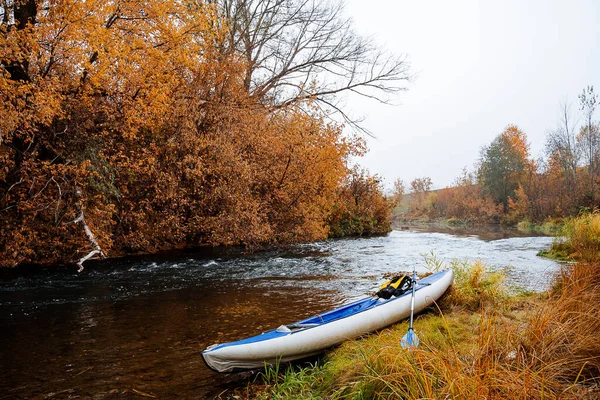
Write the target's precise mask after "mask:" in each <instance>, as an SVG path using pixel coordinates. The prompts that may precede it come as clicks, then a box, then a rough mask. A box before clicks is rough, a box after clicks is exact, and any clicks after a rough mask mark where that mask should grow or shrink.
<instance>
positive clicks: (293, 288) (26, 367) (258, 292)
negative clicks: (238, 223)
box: [0, 230, 559, 399]
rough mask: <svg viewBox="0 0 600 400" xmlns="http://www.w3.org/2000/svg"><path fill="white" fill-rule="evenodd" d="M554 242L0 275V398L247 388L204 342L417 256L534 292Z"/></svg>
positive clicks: (367, 280)
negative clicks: (489, 273) (222, 371)
mask: <svg viewBox="0 0 600 400" xmlns="http://www.w3.org/2000/svg"><path fill="white" fill-rule="evenodd" d="M551 243H552V238H550V237H509V238H503V239H498V240H483V239H481V238H480V237H478V236H470V235H451V234H446V233H435V232H416V231H400V230H395V231H393V232H392V233H390V234H389V235H387V236H383V237H375V238H359V239H342V240H331V241H325V242H319V243H314V244H307V245H300V246H296V247H294V248H293V249H292V250H289V249H288V250H286V251H279V252H268V253H260V254H253V255H246V256H242V255H239V254H232V252H231V251H226V252H223V251H216V250H211V251H203V252H201V253H200V252H193V253H191V252H188V253H177V254H172V255H159V256H146V257H136V258H128V259H120V260H109V261H105V262H98V263H89V264H87V265H86V269H85V270H84V271H83V272H82V273H80V274H77V273H76V272H75V270H74V269H45V270H36V271H26V270H7V271H0V326H1V330H0V377H1V379H0V399H9V398H10V399H13V398H40V399H44V398H60V399H75V398H95V399H104V398H123V397H125V398H130V397H131V398H134V397H137V395H139V394H140V393H144V394H148V395H152V396H156V397H157V398H212V397H215V396H217V395H218V394H219V393H220V392H222V391H223V390H225V389H227V388H228V387H231V385H232V384H235V383H236V381H238V382H239V381H240V380H241V381H242V382H243V376H241V375H219V374H216V373H213V372H211V371H209V370H208V369H207V368H206V367H205V366H204V364H203V362H202V359H201V356H200V353H201V351H202V350H203V349H204V348H205V347H206V346H208V345H210V344H212V343H215V342H224V341H230V340H235V339H239V338H243V337H245V336H248V335H253V334H258V333H260V332H262V331H265V330H268V329H272V328H274V327H277V326H279V325H280V324H282V323H289V322H293V321H296V320H298V319H300V318H304V317H308V316H310V315H314V314H316V313H319V312H322V311H325V310H327V309H330V308H332V307H334V306H337V305H340V304H342V303H345V302H348V301H349V300H352V299H355V298H359V297H361V296H364V295H365V293H368V292H370V291H372V290H374V289H376V288H377V287H378V286H379V285H380V284H381V283H382V282H383V281H384V278H383V275H384V274H387V273H390V272H395V271H402V270H411V269H412V266H413V265H416V266H417V271H418V272H425V271H426V269H425V263H424V261H423V254H426V253H430V252H431V251H433V252H434V254H435V255H436V256H437V257H438V258H439V259H442V260H446V261H450V260H452V259H459V260H464V259H469V260H475V259H481V260H483V261H485V262H486V263H487V264H489V265H490V266H492V267H494V268H498V269H500V268H505V267H506V266H511V268H510V270H509V271H510V272H509V273H510V277H511V283H514V284H516V285H519V286H521V287H523V288H526V289H531V290H542V289H544V288H546V287H547V285H548V282H549V280H550V277H551V275H552V274H553V273H554V272H555V271H556V270H557V269H558V268H559V264H557V263H555V262H553V261H550V260H547V259H543V258H540V257H537V256H536V253H537V252H538V251H539V250H542V249H546V248H548V247H549V246H550V245H551Z"/></svg>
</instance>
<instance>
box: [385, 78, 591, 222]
mask: <svg viewBox="0 0 600 400" xmlns="http://www.w3.org/2000/svg"><path fill="white" fill-rule="evenodd" d="M578 100H579V101H578V106H579V107H578V109H579V115H580V116H581V118H580V119H579V120H580V121H581V122H580V123H579V124H576V123H575V122H574V121H575V116H574V114H575V113H574V112H572V110H571V107H570V106H569V105H567V104H563V105H562V106H561V113H560V123H559V124H558V126H556V127H555V128H554V129H552V130H550V131H549V132H548V134H547V137H546V143H545V156H544V157H541V158H539V159H537V160H535V159H533V158H532V157H531V155H530V150H529V143H528V142H527V137H526V135H525V133H524V132H522V131H521V130H520V129H519V128H518V127H516V126H514V125H509V126H508V127H507V128H506V129H505V130H504V131H503V132H502V133H500V134H499V135H498V136H497V137H496V138H495V139H494V140H493V141H492V143H490V144H489V145H488V146H485V147H484V148H482V150H481V155H480V158H479V162H478V163H477V165H475V166H474V168H473V172H469V170H468V169H466V168H465V169H464V170H463V172H462V174H461V175H460V176H459V177H458V178H457V179H456V180H455V182H454V184H453V185H452V186H451V187H448V188H445V189H441V190H436V191H432V190H431V186H432V181H431V179H430V178H428V177H425V178H417V179H415V180H413V181H412V182H411V184H410V191H411V193H412V196H411V197H412V201H411V202H410V204H408V205H405V207H404V210H403V211H402V212H403V214H402V218H405V219H423V218H425V219H438V218H445V219H456V220H461V221H467V222H475V223H498V222H501V223H506V224H515V223H517V222H520V221H524V220H528V221H531V222H542V221H545V220H548V219H553V218H562V217H566V216H572V215H577V214H579V213H581V212H582V211H590V210H595V209H598V208H599V207H600V191H599V188H600V185H599V184H600V182H599V181H600V124H599V122H598V121H597V120H594V111H595V109H596V107H597V105H598V97H597V95H596V94H595V93H594V89H593V87H591V86H588V87H586V88H585V89H584V90H583V92H582V93H581V94H580V95H579V97H578ZM404 191H405V187H404V183H403V182H402V181H401V180H397V181H396V183H395V197H396V199H397V200H400V199H401V198H402V196H403V194H404ZM405 203H406V202H405Z"/></svg>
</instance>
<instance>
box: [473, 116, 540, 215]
mask: <svg viewBox="0 0 600 400" xmlns="http://www.w3.org/2000/svg"><path fill="white" fill-rule="evenodd" d="M528 156H529V145H528V143H527V138H526V136H525V134H524V133H523V132H522V131H521V130H519V128H517V127H516V126H514V125H509V126H508V127H507V128H506V129H505V130H504V131H503V132H502V133H501V134H500V135H498V136H497V137H496V138H495V139H494V140H493V141H492V143H491V144H490V145H489V146H486V147H484V148H483V149H482V150H481V157H480V161H479V162H480V166H479V170H478V181H479V184H480V185H481V186H482V187H483V188H484V190H485V191H486V192H487V193H488V194H489V195H491V196H492V198H493V199H494V200H495V201H496V202H497V203H498V204H502V206H503V209H504V212H507V211H508V200H509V198H510V197H514V194H515V190H516V189H517V188H518V186H519V183H520V182H521V181H522V180H523V178H524V176H525V172H526V168H527V166H528V165H529V161H528Z"/></svg>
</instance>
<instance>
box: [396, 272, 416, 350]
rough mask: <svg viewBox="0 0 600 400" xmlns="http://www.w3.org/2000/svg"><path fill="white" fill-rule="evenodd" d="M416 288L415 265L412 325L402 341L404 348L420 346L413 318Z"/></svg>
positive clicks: (411, 312) (411, 311)
mask: <svg viewBox="0 0 600 400" xmlns="http://www.w3.org/2000/svg"><path fill="white" fill-rule="evenodd" d="M415 286H417V272H416V271H415V266H414V265H413V278H412V298H411V299H410V325H409V327H408V332H406V335H404V336H403V337H402V339H400V346H402V347H404V348H410V347H418V346H419V338H418V336H417V334H416V333H415V331H414V330H413V317H414V314H415Z"/></svg>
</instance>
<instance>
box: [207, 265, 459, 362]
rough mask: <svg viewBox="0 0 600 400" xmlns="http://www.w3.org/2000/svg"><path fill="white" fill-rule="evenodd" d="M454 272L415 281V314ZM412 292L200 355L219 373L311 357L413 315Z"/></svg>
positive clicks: (348, 306) (357, 303) (349, 307)
mask: <svg viewBox="0 0 600 400" xmlns="http://www.w3.org/2000/svg"><path fill="white" fill-rule="evenodd" d="M452 279H453V273H452V270H444V271H440V272H436V273H434V274H432V275H429V276H427V277H425V278H423V279H420V280H418V281H417V286H416V287H415V313H417V312H420V311H422V310H424V309H425V308H427V307H428V306H430V305H431V304H433V302H434V301H436V300H437V299H438V298H440V296H442V294H444V292H445V291H446V290H447V289H448V287H449V286H450V285H451V284H452ZM411 293H412V291H411V290H409V291H408V292H406V293H405V294H403V295H401V296H399V297H392V298H390V299H388V300H384V299H380V298H378V297H367V298H364V299H361V300H358V301H355V302H353V303H350V304H346V305H344V306H342V307H339V308H336V309H335V310H331V311H328V312H325V313H323V314H319V315H316V316H314V317H311V318H308V319H305V320H302V321H298V322H295V323H293V324H289V325H282V326H280V327H279V328H277V329H274V330H271V331H268V332H265V333H262V334H260V335H257V336H253V337H249V338H247V339H242V340H238V341H236V342H230V343H223V344H214V345H212V346H209V347H208V348H207V349H206V350H204V351H203V352H202V357H203V358H204V361H205V362H206V365H207V366H208V367H209V368H210V369H212V370H214V371H217V372H234V371H239V370H244V369H253V368H261V367H263V366H264V365H265V363H266V364H276V363H285V362H289V361H293V360H298V359H301V358H305V357H309V356H312V355H315V354H318V353H321V352H322V351H323V350H325V349H327V348H330V347H332V346H335V345H337V344H339V343H341V342H343V341H344V340H348V339H353V338H356V337H359V336H361V335H364V334H367V333H370V332H374V331H376V330H379V329H382V328H385V327H387V326H389V325H391V324H393V323H396V322H398V321H400V320H403V319H405V318H408V317H409V316H410V303H411Z"/></svg>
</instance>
